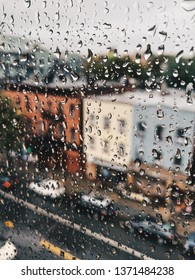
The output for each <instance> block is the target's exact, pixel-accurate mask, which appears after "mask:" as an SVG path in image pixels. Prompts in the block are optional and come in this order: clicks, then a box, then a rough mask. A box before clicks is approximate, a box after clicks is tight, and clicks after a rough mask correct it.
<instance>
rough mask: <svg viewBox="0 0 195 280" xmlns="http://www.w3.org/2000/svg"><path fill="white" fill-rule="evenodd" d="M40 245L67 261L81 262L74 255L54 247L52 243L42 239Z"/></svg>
mask: <svg viewBox="0 0 195 280" xmlns="http://www.w3.org/2000/svg"><path fill="white" fill-rule="evenodd" d="M39 244H40V245H41V246H42V247H44V248H45V249H46V250H48V251H50V252H52V253H54V254H55V255H56V256H59V257H62V258H64V259H65V260H80V259H79V258H76V257H75V256H74V255H72V254H70V253H69V252H67V251H65V250H62V249H61V248H59V247H57V246H55V245H53V244H52V243H50V242H48V241H46V240H44V239H41V241H39Z"/></svg>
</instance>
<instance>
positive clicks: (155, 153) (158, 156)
mask: <svg viewBox="0 0 195 280" xmlns="http://www.w3.org/2000/svg"><path fill="white" fill-rule="evenodd" d="M152 156H153V158H154V159H155V160H161V159H162V153H161V152H160V151H157V150H156V149H153V150H152Z"/></svg>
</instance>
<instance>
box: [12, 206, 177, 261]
mask: <svg viewBox="0 0 195 280" xmlns="http://www.w3.org/2000/svg"><path fill="white" fill-rule="evenodd" d="M15 208H17V207H14V209H15ZM21 208H22V207H21ZM35 208H36V207H35ZM29 211H30V212H31V215H32V213H33V211H31V210H29ZM17 212H19V211H17ZM22 213H23V214H24V213H25V210H23V211H22ZM29 217H30V213H28V214H27V215H25V216H24V219H23V223H25V221H26V222H27V223H29V226H31V227H33V228H35V227H36V228H37V229H38V230H39V231H42V232H43V233H45V232H47V231H48V230H49V229H50V228H51V226H52V225H53V224H54V222H53V220H51V219H48V218H47V217H43V221H42V216H41V215H36V217H34V215H33V217H31V219H30V218H29ZM79 221H80V223H79V225H81V221H82V226H83V227H85V226H86V224H88V225H89V224H90V222H91V219H89V218H88V217H87V216H86V217H85V216H84V217H83V218H82V219H81V218H80V217H79ZM83 222H84V223H83ZM97 225H99V227H100V228H101V229H100V230H98V229H99V227H98V228H97ZM94 226H95V230H93V231H94V232H97V233H98V234H99V233H102V234H104V236H107V237H109V238H112V239H113V240H117V242H118V243H119V244H120V243H121V244H126V245H127V246H131V247H132V248H133V249H135V250H139V251H141V252H142V253H143V254H147V255H151V254H154V258H157V259H164V258H167V256H168V255H170V257H171V258H172V253H169V254H168V253H166V252H167V250H168V249H167V248H168V247H167V246H164V247H165V248H164V249H163V250H162V246H160V248H159V250H157V249H158V247H159V246H158V244H156V245H155V243H154V242H152V244H151V240H149V239H147V240H143V239H140V240H141V241H138V239H137V237H134V236H132V237H131V235H130V236H129V235H127V234H126V232H125V231H124V230H123V229H121V230H122V231H120V230H119V229H120V228H116V227H115V226H113V224H109V223H107V222H106V224H104V223H102V221H100V223H97V222H95V223H94ZM63 227H64V226H63ZM108 227H109V228H108ZM61 234H62V235H63V234H64V233H61ZM59 237H60V233H59ZM175 249H176V248H174V250H175ZM151 251H154V252H151ZM157 251H159V253H158V254H156V252H157ZM172 251H173V250H171V251H170V252H172ZM176 251H177V250H175V255H176V256H177V258H178V256H179V253H178V254H176ZM155 254H156V255H155ZM177 258H176V259H177Z"/></svg>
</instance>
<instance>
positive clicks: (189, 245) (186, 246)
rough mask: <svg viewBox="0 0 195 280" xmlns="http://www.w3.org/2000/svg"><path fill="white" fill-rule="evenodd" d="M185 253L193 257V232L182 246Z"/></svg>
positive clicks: (194, 241) (194, 249) (194, 243)
mask: <svg viewBox="0 0 195 280" xmlns="http://www.w3.org/2000/svg"><path fill="white" fill-rule="evenodd" d="M184 250H185V253H188V254H191V255H194V256H195V232H191V233H189V234H188V235H187V238H186V241H185V244H184Z"/></svg>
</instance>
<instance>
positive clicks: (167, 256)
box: [165, 251, 171, 260]
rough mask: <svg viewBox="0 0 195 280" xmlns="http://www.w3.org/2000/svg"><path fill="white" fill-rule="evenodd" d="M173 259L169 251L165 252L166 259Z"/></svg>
mask: <svg viewBox="0 0 195 280" xmlns="http://www.w3.org/2000/svg"><path fill="white" fill-rule="evenodd" d="M170 258H171V252H169V251H167V252H165V259H167V260H168V259H170Z"/></svg>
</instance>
